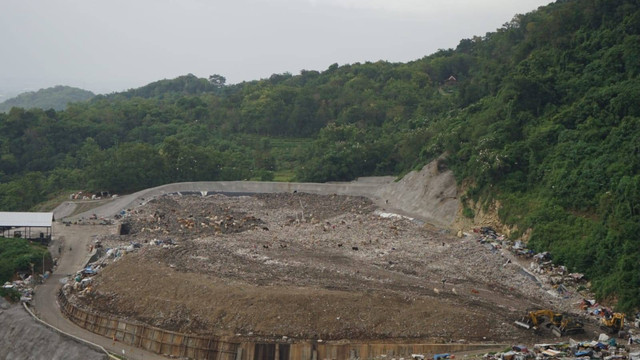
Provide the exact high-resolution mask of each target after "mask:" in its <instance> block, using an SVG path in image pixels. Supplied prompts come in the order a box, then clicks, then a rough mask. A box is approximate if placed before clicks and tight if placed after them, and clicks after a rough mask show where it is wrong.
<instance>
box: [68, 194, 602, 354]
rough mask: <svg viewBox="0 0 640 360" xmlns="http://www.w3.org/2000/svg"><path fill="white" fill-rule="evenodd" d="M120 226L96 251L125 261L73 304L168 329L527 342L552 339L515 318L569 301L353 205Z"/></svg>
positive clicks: (151, 210)
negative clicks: (517, 323)
mask: <svg viewBox="0 0 640 360" xmlns="http://www.w3.org/2000/svg"><path fill="white" fill-rule="evenodd" d="M381 213H382V214H381ZM121 221H122V222H123V224H124V229H125V232H128V234H126V235H120V236H106V237H102V244H103V246H104V248H105V249H106V248H117V247H121V248H124V247H126V246H129V250H132V251H130V252H127V251H124V249H122V250H120V251H119V252H111V253H112V256H111V257H109V258H108V259H103V260H102V261H101V263H102V264H103V266H104V268H103V269H101V270H100V272H99V274H98V275H97V276H95V278H94V281H93V285H92V286H91V288H90V290H89V291H85V292H83V293H82V294H79V295H75V296H73V297H72V299H73V301H76V302H77V303H78V304H80V305H82V306H87V307H92V308H94V309H95V310H97V311H100V312H103V313H110V314H114V315H117V316H121V317H125V318H128V319H131V320H137V321H141V322H144V323H147V324H151V325H154V326H158V327H162V328H165V329H170V330H175V331H179V332H188V333H199V334H207V335H211V334H215V335H221V336H237V337H241V338H260V339H276V338H282V336H287V337H289V338H294V339H295V338H299V339H324V340H331V339H350V340H375V339H404V340H420V341H425V340H428V341H461V340H463V341H467V342H482V341H495V342H506V343H509V342H512V343H514V342H526V343H533V342H539V341H543V340H544V339H554V338H553V337H552V336H551V335H550V333H546V332H543V333H542V334H540V335H535V334H533V333H532V332H531V331H526V330H523V329H520V328H517V327H515V326H514V325H513V321H514V320H515V319H518V318H519V317H521V316H522V315H523V314H525V313H526V311H528V310H532V309H540V308H553V309H556V310H565V311H567V310H569V311H570V310H574V309H577V307H576V302H577V301H579V300H580V294H577V293H576V294H573V296H571V297H569V298H567V299H561V298H557V297H553V296H551V295H549V293H548V292H547V290H549V289H548V288H546V287H544V286H542V285H541V284H540V283H538V282H537V281H535V279H533V278H532V277H530V276H528V275H526V274H525V273H524V272H523V271H522V268H521V267H520V265H518V264H517V261H515V260H516V259H513V260H514V261H512V262H511V263H507V260H508V259H510V258H511V256H510V255H509V254H507V253H504V252H502V251H495V250H493V251H492V250H490V249H488V248H487V247H486V246H485V245H483V244H481V243H480V242H478V241H477V237H476V236H475V235H471V236H465V237H463V238H458V237H455V236H453V235H450V234H448V233H447V232H446V231H441V230H438V229H435V228H432V227H429V226H426V225H424V224H422V223H420V222H418V221H415V220H411V219H408V218H401V217H385V216H384V210H383V209H378V208H376V206H374V205H373V204H372V203H371V201H370V200H367V199H365V198H362V197H348V196H337V195H334V196H321V195H310V194H303V193H280V194H253V195H250V196H225V195H221V194H216V195H209V196H206V197H203V196H179V195H166V196H161V197H157V198H154V199H152V200H151V201H148V202H147V203H146V204H144V205H142V206H140V207H138V208H135V209H132V211H131V212H129V213H128V214H127V215H126V216H125V217H124V218H123V219H121ZM134 243H135V244H140V247H139V248H138V247H137V245H136V247H135V248H134V246H132V244H134ZM114 254H120V255H119V256H116V257H115V258H114V257H113V255H114ZM592 336H593V333H592V332H589V331H588V332H587V334H585V335H584V337H585V338H589V339H590V338H591V337H592ZM578 338H579V336H578Z"/></svg>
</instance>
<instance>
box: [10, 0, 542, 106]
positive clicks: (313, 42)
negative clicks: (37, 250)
mask: <svg viewBox="0 0 640 360" xmlns="http://www.w3.org/2000/svg"><path fill="white" fill-rule="evenodd" d="M549 2H550V0H484V1H482V0H224V1H223V0H1V1H0V44H1V45H2V52H1V53H0V94H2V95H5V98H4V99H6V96H7V95H8V94H16V93H19V92H22V91H28V90H38V89H40V88H47V87H51V86H54V85H70V86H76V87H80V88H84V89H87V90H91V91H93V92H96V93H109V92H114V91H122V90H126V89H130V88H135V87H139V86H143V85H145V84H148V83H150V82H152V81H156V80H160V79H170V78H174V77H176V76H179V75H184V74H188V73H192V74H195V75H197V76H199V77H208V76H209V75H211V74H220V75H223V76H225V77H226V78H227V83H238V82H241V81H244V80H257V79H261V78H267V77H269V76H270V75H271V74H274V73H284V72H290V73H292V74H294V75H295V74H299V72H300V70H303V69H305V70H318V71H322V70H325V69H326V68H327V67H329V65H331V64H333V63H338V64H340V65H343V64H352V63H355V62H366V61H372V62H375V61H378V60H387V61H391V62H407V61H411V60H415V59H419V58H421V57H423V56H426V55H429V54H432V53H433V52H435V51H437V50H438V49H446V48H455V47H456V45H457V44H458V42H459V40H460V39H463V38H470V37H472V36H474V35H484V34H485V33H487V32H491V31H495V30H496V29H497V28H499V27H500V26H501V25H502V24H504V23H505V22H507V21H509V20H511V18H512V17H513V15H515V14H518V13H526V12H529V11H532V10H534V9H536V8H538V7H539V6H541V5H546V4H548V3H549ZM2 100H3V98H1V97H0V101H2Z"/></svg>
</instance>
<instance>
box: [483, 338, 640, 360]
mask: <svg viewBox="0 0 640 360" xmlns="http://www.w3.org/2000/svg"><path fill="white" fill-rule="evenodd" d="M625 344H626V343H619V342H618V341H617V340H616V339H615V338H610V337H609V336H607V335H606V334H600V336H599V337H598V340H592V341H581V342H578V341H575V340H573V339H570V340H569V342H560V343H550V344H536V345H534V346H533V349H529V348H528V347H527V346H524V345H514V346H513V347H512V348H511V349H510V350H508V351H505V352H500V353H495V354H485V355H484V356H483V359H485V360H498V359H499V360H525V359H536V360H542V359H585V360H587V359H602V360H638V359H640V358H639V357H638V356H639V355H640V354H639V353H637V352H632V351H630V349H631V348H630V346H629V345H627V346H625Z"/></svg>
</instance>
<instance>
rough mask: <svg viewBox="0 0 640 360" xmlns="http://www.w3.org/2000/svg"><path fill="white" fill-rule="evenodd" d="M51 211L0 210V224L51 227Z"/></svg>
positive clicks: (6, 225)
mask: <svg viewBox="0 0 640 360" xmlns="http://www.w3.org/2000/svg"><path fill="white" fill-rule="evenodd" d="M52 221H53V213H50V212H46V213H45V212H2V211H0V226H4V227H8V226H32V227H51V223H52Z"/></svg>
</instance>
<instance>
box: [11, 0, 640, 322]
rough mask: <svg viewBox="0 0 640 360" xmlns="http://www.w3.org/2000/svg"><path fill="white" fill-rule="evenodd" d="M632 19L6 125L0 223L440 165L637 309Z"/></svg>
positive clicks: (576, 21) (605, 294)
mask: <svg viewBox="0 0 640 360" xmlns="http://www.w3.org/2000/svg"><path fill="white" fill-rule="evenodd" d="M639 73H640V6H639V5H638V3H637V1H632V0H581V1H571V0H560V1H557V2H556V3H553V4H551V5H549V6H546V7H542V8H539V9H538V10H537V11H533V12H531V13H528V14H524V15H516V16H515V17H514V18H513V19H512V20H511V21H509V22H508V23H506V24H505V25H504V26H503V27H502V28H500V29H498V30H497V31H495V32H489V33H487V34H485V35H484V36H478V37H474V38H472V39H464V40H462V41H460V43H459V44H458V46H457V47H456V48H455V49H449V50H441V51H439V52H437V53H435V54H432V55H429V56H426V57H424V58H422V59H419V60H416V61H413V62H410V63H387V62H375V63H364V64H351V65H338V64H334V65H332V66H330V67H329V68H328V69H327V70H325V71H322V72H318V71H305V70H303V71H301V73H300V74H299V75H292V74H274V75H272V76H271V77H270V78H268V79H262V80H257V81H252V82H245V83H241V84H235V85H227V84H225V81H224V77H222V76H220V75H212V76H211V77H210V78H209V79H198V78H197V77H195V76H193V75H187V76H183V77H180V78H178V79H174V80H162V81H159V82H156V83H152V84H149V85H147V86H145V87H143V88H140V89H134V90H130V91H127V92H124V93H120V94H112V95H109V96H97V97H95V98H94V99H92V100H91V101H89V102H87V103H78V104H74V105H72V106H70V107H69V108H68V109H67V110H65V111H53V110H51V111H42V110H23V109H19V108H14V109H12V110H11V111H10V112H9V113H8V114H4V115H1V114H0V140H1V145H0V157H1V159H0V160H1V161H0V177H1V180H0V181H1V183H0V195H1V197H0V208H1V209H3V210H16V209H28V208H30V207H31V206H33V205H34V204H36V203H38V202H40V201H42V200H44V199H45V198H46V197H47V196H49V195H50V194H54V193H56V192H59V191H61V190H63V189H84V190H109V191H112V192H129V191H134V190H138V189H141V188H144V187H149V186H154V185H159V184H162V183H166V182H173V181H187V180H189V181H190V180H234V179H263V180H271V179H274V178H275V179H276V180H300V181H329V180H350V179H353V178H355V177H357V176H363V175H388V174H402V173H404V172H406V171H409V170H412V169H414V168H416V167H419V166H421V165H422V164H425V163H426V162H428V161H431V160H433V159H435V158H437V157H439V156H441V155H442V154H445V155H446V157H445V160H443V162H442V165H443V166H444V165H446V166H449V167H450V168H451V169H453V170H454V172H455V173H456V176H457V177H458V180H459V183H460V184H464V185H465V189H467V193H466V195H465V196H464V198H463V201H464V202H465V204H466V206H468V207H469V208H467V209H466V210H465V214H466V215H467V216H470V217H472V216H473V210H472V208H471V207H472V205H473V204H487V205H488V204H490V203H491V202H493V201H499V202H500V204H501V205H502V207H501V208H500V216H501V219H502V221H503V222H504V223H505V224H507V225H509V226H511V227H513V228H514V229H519V230H516V231H515V232H514V234H513V236H514V237H518V236H520V235H523V234H525V232H526V234H527V236H529V241H530V244H531V246H533V247H534V248H536V249H537V250H549V251H551V253H552V254H553V256H554V259H555V260H556V261H558V262H560V263H563V264H565V265H567V266H568V267H569V268H570V270H572V271H579V272H584V273H586V274H587V276H588V277H589V278H590V279H592V284H593V288H594V289H595V290H596V292H597V294H598V296H599V297H600V298H601V299H605V298H606V299H608V300H609V301H611V302H613V303H617V307H618V308H619V309H621V310H625V311H631V310H632V309H634V308H635V309H637V308H638V307H639V306H640V236H638V234H640V102H638V99H640V81H639V80H638V75H639Z"/></svg>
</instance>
